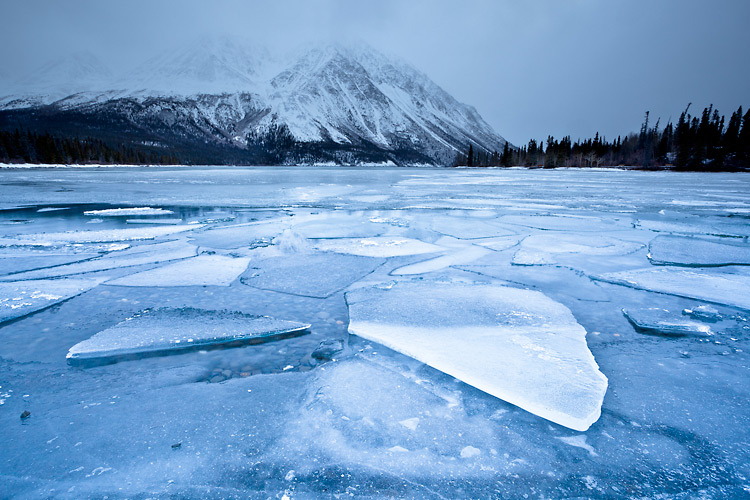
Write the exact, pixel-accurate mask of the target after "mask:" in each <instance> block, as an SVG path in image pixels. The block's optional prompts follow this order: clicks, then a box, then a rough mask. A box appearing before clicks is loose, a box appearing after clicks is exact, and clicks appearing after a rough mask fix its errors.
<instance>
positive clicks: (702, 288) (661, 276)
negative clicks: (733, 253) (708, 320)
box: [593, 267, 750, 310]
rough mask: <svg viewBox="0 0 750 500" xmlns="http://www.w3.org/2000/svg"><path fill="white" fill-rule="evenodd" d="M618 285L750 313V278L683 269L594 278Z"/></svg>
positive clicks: (641, 271)
mask: <svg viewBox="0 0 750 500" xmlns="http://www.w3.org/2000/svg"><path fill="white" fill-rule="evenodd" d="M593 278H594V279H596V280H599V281H606V282H608V283H613V284H615V285H622V286H628V287H631V288H638V289H640V290H649V291H652V292H660V293H667V294H670V295H677V296H679V297H687V298H690V299H699V300H706V301H708V302H715V303H717V304H725V305H728V306H736V307H740V308H742V309H748V310H750V294H749V293H748V290H750V275H747V274H729V273H718V272H717V273H709V272H705V271H697V270H688V269H679V268H671V267H666V268H657V269H654V268H646V269H634V270H632V271H622V272H617V273H607V274H602V275H599V276H594V277H593Z"/></svg>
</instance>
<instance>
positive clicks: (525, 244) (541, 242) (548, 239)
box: [513, 233, 643, 266]
mask: <svg viewBox="0 0 750 500" xmlns="http://www.w3.org/2000/svg"><path fill="white" fill-rule="evenodd" d="M640 248H643V245H642V244H641V243H636V242H632V241H623V240H619V239H617V238H612V237H609V236H603V235H591V234H585V233H584V234H557V233H552V234H534V235H531V236H528V237H527V238H525V239H524V240H523V241H521V248H519V249H518V251H516V253H515V255H514V256H513V264H515V265H522V266H538V265H545V264H556V263H557V259H556V257H555V255H556V254H580V255H624V254H628V253H632V252H635V251H636V250H638V249H640Z"/></svg>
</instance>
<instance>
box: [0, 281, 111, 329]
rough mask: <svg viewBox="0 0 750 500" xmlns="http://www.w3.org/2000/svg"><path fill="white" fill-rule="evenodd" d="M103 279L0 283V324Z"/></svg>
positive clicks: (51, 303) (85, 288)
mask: <svg viewBox="0 0 750 500" xmlns="http://www.w3.org/2000/svg"><path fill="white" fill-rule="evenodd" d="M104 279H105V278H90V279H75V280H73V279H71V280H35V281H11V282H8V283H0V323H3V322H5V321H9V320H11V319H15V318H19V317H21V316H26V315H27V314H30V313H32V312H35V311H39V310H41V309H45V308H47V307H49V306H52V305H55V304H57V303H58V302H62V301H63V300H67V299H69V298H71V297H75V296H76V295H79V294H81V293H83V292H86V291H88V290H90V289H92V288H94V287H95V286H97V285H99V284H100V283H102V282H103V281H104Z"/></svg>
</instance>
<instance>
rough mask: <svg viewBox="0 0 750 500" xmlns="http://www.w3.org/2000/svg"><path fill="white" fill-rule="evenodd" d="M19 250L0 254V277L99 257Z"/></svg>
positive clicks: (95, 254)
mask: <svg viewBox="0 0 750 500" xmlns="http://www.w3.org/2000/svg"><path fill="white" fill-rule="evenodd" d="M19 250H20V249H17V250H16V253H6V252H4V253H0V276H4V275H7V274H14V273H22V272H24V271H30V270H33V269H40V268H45V267H53V266H61V265H65V264H71V263H73V262H81V261H84V260H88V259H93V258H94V257H98V256H99V255H100V254H98V253H57V252H47V251H45V250H36V249H35V250H31V249H29V250H31V251H19ZM13 279H15V278H13Z"/></svg>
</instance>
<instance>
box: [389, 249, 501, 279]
mask: <svg viewBox="0 0 750 500" xmlns="http://www.w3.org/2000/svg"><path fill="white" fill-rule="evenodd" d="M491 252H492V250H488V249H486V248H483V247H480V246H476V245H467V246H464V247H461V248H456V249H451V251H450V253H448V254H446V255H443V256H441V257H436V258H434V259H429V260H425V261H422V262H418V263H416V264H410V265H408V266H403V267H399V268H398V269H395V270H393V271H391V274H392V275H394V276H406V275H414V274H424V273H429V272H433V271H439V270H441V269H445V268H446V267H449V266H455V265H460V264H469V263H471V262H474V261H475V260H477V259H480V258H482V257H484V256H485V255H487V254H489V253H491Z"/></svg>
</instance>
